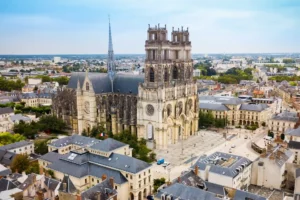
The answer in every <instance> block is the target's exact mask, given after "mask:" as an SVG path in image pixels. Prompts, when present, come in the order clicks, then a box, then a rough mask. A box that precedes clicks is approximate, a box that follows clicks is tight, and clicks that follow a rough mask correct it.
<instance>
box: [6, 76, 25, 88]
mask: <svg viewBox="0 0 300 200" xmlns="http://www.w3.org/2000/svg"><path fill="white" fill-rule="evenodd" d="M24 85H25V84H24V83H22V81H21V80H20V79H17V80H16V81H14V80H7V79H5V78H4V77H0V90H2V91H7V92H10V91H12V90H21V89H22V87H23V86H24Z"/></svg>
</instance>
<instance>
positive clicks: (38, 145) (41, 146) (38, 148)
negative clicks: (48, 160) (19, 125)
mask: <svg viewBox="0 0 300 200" xmlns="http://www.w3.org/2000/svg"><path fill="white" fill-rule="evenodd" d="M47 142H48V140H36V141H34V152H35V153H37V154H40V155H44V154H46V153H48V146H47V144H48V143H47Z"/></svg>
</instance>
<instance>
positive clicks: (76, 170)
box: [40, 152, 149, 184]
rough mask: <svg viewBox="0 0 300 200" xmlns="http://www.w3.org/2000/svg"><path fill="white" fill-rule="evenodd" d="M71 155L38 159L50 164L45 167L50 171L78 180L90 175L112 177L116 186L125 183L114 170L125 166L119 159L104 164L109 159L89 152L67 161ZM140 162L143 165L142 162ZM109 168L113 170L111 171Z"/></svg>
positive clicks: (50, 154)
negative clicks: (115, 161)
mask: <svg viewBox="0 0 300 200" xmlns="http://www.w3.org/2000/svg"><path fill="white" fill-rule="evenodd" d="M71 154H72V153H69V154H65V155H61V154H58V153H55V152H49V153H47V154H45V155H44V156H41V157H40V159H42V160H46V161H49V162H51V164H49V165H48V166H47V167H49V168H50V169H52V170H56V171H60V172H62V173H64V174H68V175H70V176H74V177H78V178H79V177H84V176H88V175H92V176H95V177H98V178H101V177H102V175H103V174H105V175H106V176H107V177H113V178H114V181H115V182H116V183H118V184H122V183H125V182H127V180H126V178H125V177H124V176H123V175H122V174H121V173H120V172H119V171H118V170H115V169H118V166H117V165H120V166H123V165H125V164H121V163H122V162H123V160H124V159H122V158H121V157H120V160H119V162H117V163H116V164H115V165H114V162H112V164H111V163H109V164H108V163H105V161H104V160H108V159H109V158H106V157H102V156H99V155H93V154H91V153H89V152H86V153H83V154H77V156H76V157H75V158H74V160H70V159H68V157H69V156H70V155H71ZM97 157H101V158H103V159H97ZM125 157H126V158H127V160H129V162H131V161H132V159H130V158H131V157H129V156H125ZM126 158H125V159H126ZM141 162H142V163H144V162H143V161H141ZM133 163H134V162H133ZM148 165H149V164H148V163H147V166H148ZM106 166H107V167H106ZM111 167H113V168H115V169H111ZM125 171H128V170H125Z"/></svg>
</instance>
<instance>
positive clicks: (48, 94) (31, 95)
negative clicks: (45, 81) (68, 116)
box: [21, 92, 53, 99]
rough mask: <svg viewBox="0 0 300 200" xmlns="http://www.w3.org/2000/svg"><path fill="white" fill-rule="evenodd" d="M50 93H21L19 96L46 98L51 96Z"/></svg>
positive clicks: (23, 97)
mask: <svg viewBox="0 0 300 200" xmlns="http://www.w3.org/2000/svg"><path fill="white" fill-rule="evenodd" d="M52 95H53V94H51V93H39V94H38V93H33V92H32V93H23V94H22V96H21V98H22V99H33V98H46V99H51V98H52Z"/></svg>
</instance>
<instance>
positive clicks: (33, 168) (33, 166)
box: [25, 162, 40, 174]
mask: <svg viewBox="0 0 300 200" xmlns="http://www.w3.org/2000/svg"><path fill="white" fill-rule="evenodd" d="M25 172H26V174H31V173H35V174H39V173H40V167H39V163H38V162H32V163H30V164H29V166H28V167H27V169H26V170H25Z"/></svg>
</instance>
